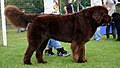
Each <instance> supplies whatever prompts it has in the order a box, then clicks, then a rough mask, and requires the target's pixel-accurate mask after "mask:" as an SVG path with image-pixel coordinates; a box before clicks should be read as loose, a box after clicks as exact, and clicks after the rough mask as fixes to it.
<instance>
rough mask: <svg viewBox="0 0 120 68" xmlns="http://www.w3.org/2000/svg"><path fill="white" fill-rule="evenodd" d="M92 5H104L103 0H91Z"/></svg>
mask: <svg viewBox="0 0 120 68" xmlns="http://www.w3.org/2000/svg"><path fill="white" fill-rule="evenodd" d="M91 6H102V0H91Z"/></svg>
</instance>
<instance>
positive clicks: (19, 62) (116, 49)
mask: <svg viewBox="0 0 120 68" xmlns="http://www.w3.org/2000/svg"><path fill="white" fill-rule="evenodd" d="M7 39H8V40H7V41H8V46H7V47H3V46H2V32H1V30H0V68H120V42H116V41H115V40H113V39H110V40H106V38H105V35H103V36H102V40H101V41H99V42H98V41H94V40H93V39H91V40H90V41H89V42H88V43H86V57H87V59H88V62H86V63H76V62H75V61H74V60H73V59H72V55H71V56H69V57H58V56H55V57H50V56H46V55H44V59H45V60H47V61H48V63H46V64H38V63H37V62H36V58H35V54H34V55H33V56H32V65H24V64H23V56H24V53H25V50H26V48H27V37H26V32H22V33H19V34H17V33H16V29H7ZM61 44H62V46H63V47H64V48H65V50H67V51H68V52H70V53H71V50H70V43H64V42H61ZM54 52H55V53H56V51H55V50H54Z"/></svg>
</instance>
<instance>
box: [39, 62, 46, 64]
mask: <svg viewBox="0 0 120 68" xmlns="http://www.w3.org/2000/svg"><path fill="white" fill-rule="evenodd" d="M38 63H43V64H45V63H47V61H38Z"/></svg>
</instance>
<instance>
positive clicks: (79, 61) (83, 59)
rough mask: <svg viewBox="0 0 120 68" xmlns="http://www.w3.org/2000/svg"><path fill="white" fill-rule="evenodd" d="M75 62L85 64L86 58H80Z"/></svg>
mask: <svg viewBox="0 0 120 68" xmlns="http://www.w3.org/2000/svg"><path fill="white" fill-rule="evenodd" d="M77 62H78V63H85V62H87V59H86V58H81V59H79V60H78V61H77Z"/></svg>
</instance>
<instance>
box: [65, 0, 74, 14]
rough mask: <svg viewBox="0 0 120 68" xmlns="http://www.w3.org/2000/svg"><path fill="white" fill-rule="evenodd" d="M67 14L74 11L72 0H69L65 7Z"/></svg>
mask: <svg viewBox="0 0 120 68" xmlns="http://www.w3.org/2000/svg"><path fill="white" fill-rule="evenodd" d="M64 11H65V14H69V13H74V8H73V4H72V0H68V4H67V5H65V7H64Z"/></svg>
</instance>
